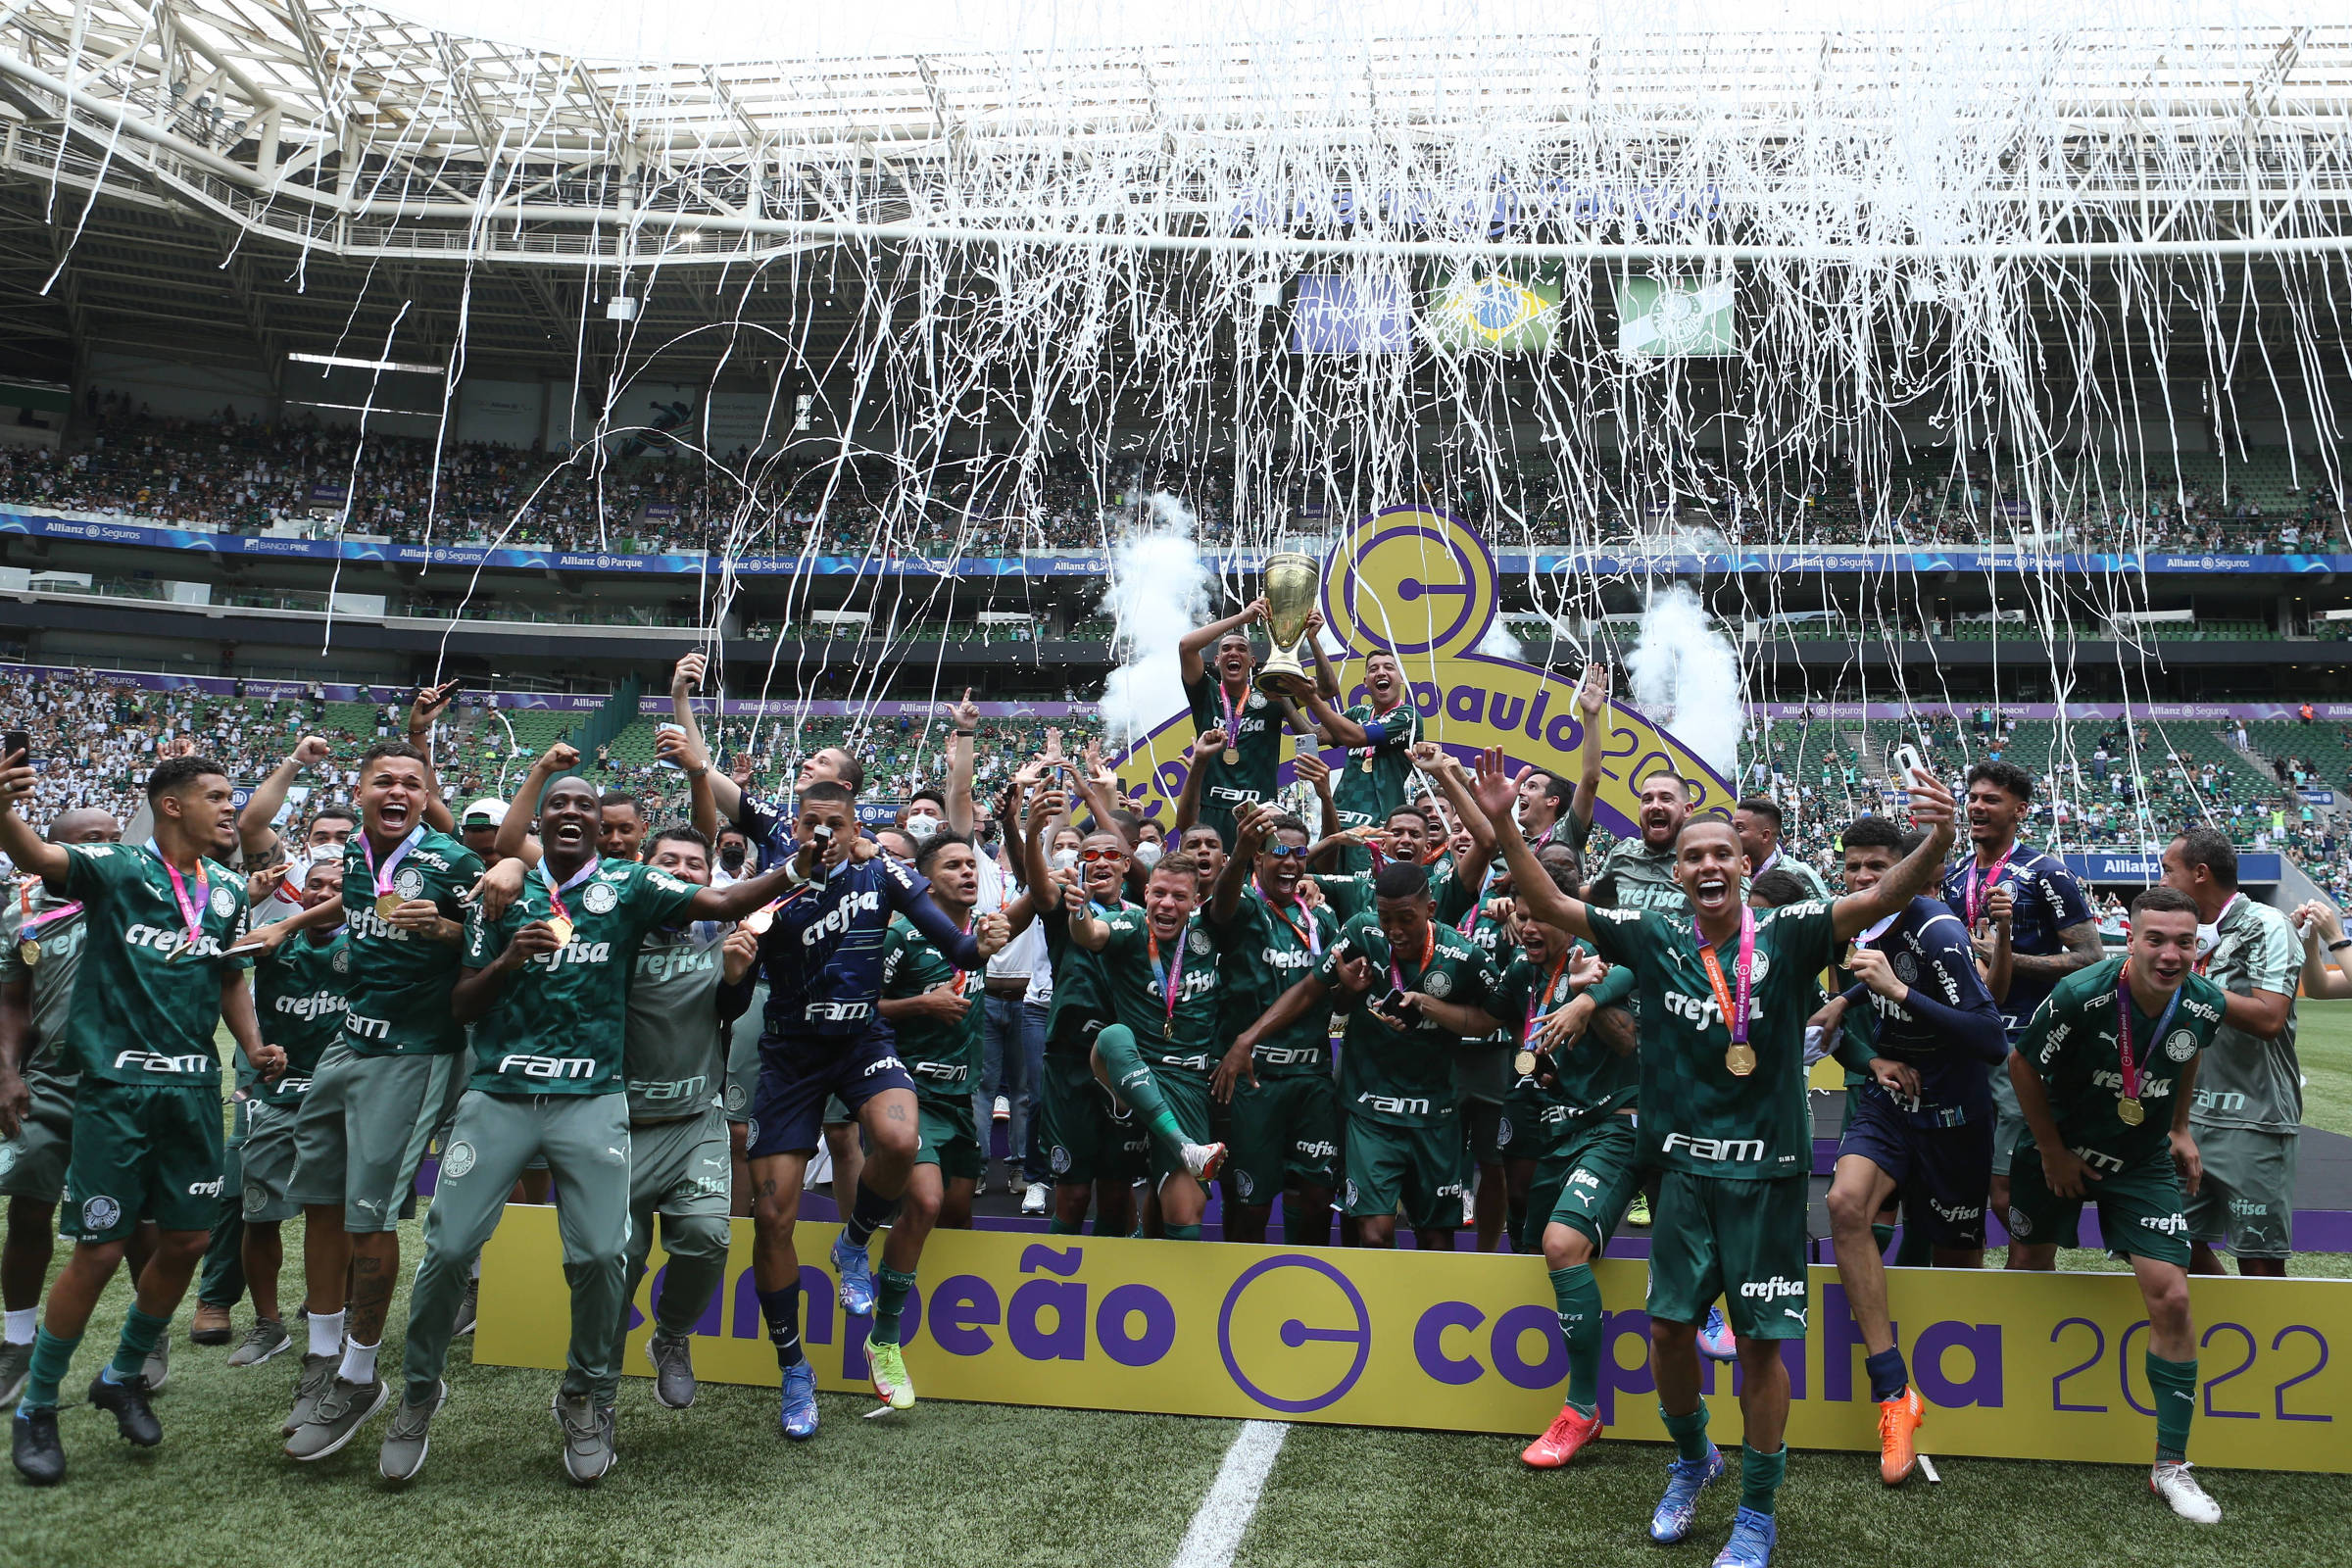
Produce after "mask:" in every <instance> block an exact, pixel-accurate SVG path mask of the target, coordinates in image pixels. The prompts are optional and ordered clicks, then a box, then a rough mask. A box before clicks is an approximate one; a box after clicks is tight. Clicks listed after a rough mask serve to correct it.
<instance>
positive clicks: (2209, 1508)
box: [2148, 1459, 2222, 1525]
mask: <svg viewBox="0 0 2352 1568" xmlns="http://www.w3.org/2000/svg"><path fill="white" fill-rule="evenodd" d="M2188 1468H2189V1467H2188V1461H2187V1460H2186V1459H2159V1460H2157V1461H2156V1468H2155V1469H2153V1470H2151V1471H2149V1472H2148V1490H2149V1491H2150V1492H2153V1493H2154V1494H2156V1495H2158V1496H2159V1497H2162V1498H2163V1499H2164V1500H2165V1501H2166V1502H2167V1503H2168V1504H2170V1505H2171V1507H2172V1510H2173V1512H2175V1513H2177V1514H2179V1515H2180V1517H2181V1518H2183V1519H2185V1520H2187V1521H2188V1522H2189V1523H2190V1524H2197V1525H2218V1524H2220V1523H2221V1522H2222V1505H2221V1504H2220V1503H2218V1502H2216V1501H2214V1500H2213V1498H2212V1497H2210V1496H2208V1495H2206V1492H2205V1489H2204V1488H2203V1487H2200V1486H2198V1485H2197V1478H2196V1477H2195V1476H2192V1475H2190V1474H2189V1473H2188Z"/></svg>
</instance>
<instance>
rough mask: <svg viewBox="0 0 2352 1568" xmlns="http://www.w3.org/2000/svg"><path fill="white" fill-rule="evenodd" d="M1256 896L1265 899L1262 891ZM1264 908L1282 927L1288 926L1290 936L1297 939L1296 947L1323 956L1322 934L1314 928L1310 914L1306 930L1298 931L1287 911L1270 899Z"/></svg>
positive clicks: (1312, 916)
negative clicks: (1271, 912)
mask: <svg viewBox="0 0 2352 1568" xmlns="http://www.w3.org/2000/svg"><path fill="white" fill-rule="evenodd" d="M1258 896H1259V897H1260V898H1265V894H1264V892H1263V890H1260V892H1259V894H1258ZM1266 907H1267V908H1269V909H1272V910H1273V911H1274V918H1276V919H1277V920H1280V921H1281V922H1282V923H1283V924H1284V925H1287V926H1290V928H1291V935H1293V936H1295V937H1297V938H1298V939H1299V946H1300V947H1302V948H1304V949H1306V951H1307V952H1309V953H1311V954H1313V955H1314V956H1316V957H1318V958H1320V957H1321V956H1323V933H1322V932H1321V931H1320V930H1318V929H1317V928H1316V926H1315V917H1314V915H1313V914H1311V913H1310V914H1308V915H1307V917H1306V928H1305V929H1304V930H1300V929H1299V927H1298V926H1297V925H1295V924H1293V923H1292V921H1291V917H1290V914H1289V913H1288V911H1286V910H1285V909H1284V908H1283V907H1282V906H1281V905H1279V904H1276V903H1275V902H1274V901H1273V900H1272V899H1266Z"/></svg>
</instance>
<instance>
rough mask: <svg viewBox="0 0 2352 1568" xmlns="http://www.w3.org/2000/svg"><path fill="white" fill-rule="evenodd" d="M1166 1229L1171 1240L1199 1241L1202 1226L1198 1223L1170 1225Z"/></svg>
mask: <svg viewBox="0 0 2352 1568" xmlns="http://www.w3.org/2000/svg"><path fill="white" fill-rule="evenodd" d="M1166 1230H1167V1233H1168V1240H1169V1241H1171V1242H1197V1241H1199V1240H1200V1239H1201V1227H1200V1226H1198V1225H1170V1226H1167V1227H1166Z"/></svg>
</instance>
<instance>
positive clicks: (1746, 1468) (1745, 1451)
mask: <svg viewBox="0 0 2352 1568" xmlns="http://www.w3.org/2000/svg"><path fill="white" fill-rule="evenodd" d="M1788 1473H1789V1445H1787V1444H1786V1443H1784V1444H1782V1445H1781V1446H1779V1447H1778V1448H1776V1449H1774V1450H1773V1451H1772V1452H1770V1453H1758V1452H1757V1451H1756V1450H1755V1449H1753V1448H1751V1447H1749V1446H1747V1445H1746V1444H1744V1443H1742V1444H1741V1445H1740V1507H1742V1508H1753V1509H1754V1510H1755V1511H1756V1512H1758V1513H1770V1512H1772V1510H1773V1507H1774V1505H1775V1504H1776V1503H1777V1502H1778V1501H1779V1499H1780V1495H1781V1480H1782V1478H1783V1477H1784V1476H1786V1475H1788Z"/></svg>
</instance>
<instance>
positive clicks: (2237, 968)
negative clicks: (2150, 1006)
mask: <svg viewBox="0 0 2352 1568" xmlns="http://www.w3.org/2000/svg"><path fill="white" fill-rule="evenodd" d="M2201 968H2202V970H2203V972H2204V975H2205V978H2206V979H2208V980H2211V981H2212V982H2213V983H2214V984H2215V985H2217V986H2219V987H2221V988H2222V989H2223V990H2224V991H2229V992H2234V993H2236V994H2237V995H2239V996H2251V995H2252V994H2253V993H2255V992H2257V991H2276V992H2278V993H2279V994H2280V995H2282V996H2289V997H2291V996H2293V995H2294V994H2295V992H2296V988H2297V986H2298V985H2299V983H2300V982H2301V980H2302V975H2303V944H2302V942H2301V941H2299V940H2298V939H2297V938H2296V936H2295V928H2294V927H2293V926H2292V925H2290V924H2289V923H2288V922H2287V918H2286V916H2285V915H2283V914H2280V913H2279V912H2278V910H2277V909H2274V908H2272V907H2270V906H2269V905H2266V904H2256V903H2255V902H2254V901H2253V900H2252V899H2249V898H2247V897H2245V896H2244V895H2243V894H2240V895H2238V896H2237V897H2236V898H2235V899H2234V900H2232V901H2231V903H2230V904H2229V907H2227V908H2225V909H2224V910H2223V911H2222V917H2221V919H2220V920H2219V921H2218V922H2216V925H2215V933H2214V948H2213V951H2212V952H2211V953H2210V954H2208V955H2207V956H2206V957H2205V960H2204V962H2203V964H2202V965H2201ZM2189 1120H2190V1121H2191V1122H2193V1123H2194V1124H2195V1125H2196V1126H2198V1127H2200V1128H2203V1127H2251V1128H2255V1129H2257V1130H2259V1131H2262V1132H2267V1133H2284V1134H2289V1135H2292V1134H2294V1133H2296V1132H2298V1131H2299V1130H2300V1129H2301V1128H2302V1125H2303V1069H2302V1064H2301V1063H2300V1062H2299V1061H2298V1060H2297V1059H2296V1056H2295V1012H2294V1009H2293V1008H2292V1007H2289V1008H2288V1009H2287V1012H2286V1022H2285V1023H2284V1024H2283V1025H2281V1026H2280V1028H2279V1030H2278V1033H2277V1034H2275V1035H2272V1036H2270V1037H2269V1038H2267V1039H2266V1038H2264V1037H2263V1036H2261V1035H2252V1034H2248V1033H2246V1031H2244V1030H2243V1029H2232V1028H2230V1027H2229V1025H2228V1024H2224V1025H2222V1027H2221V1028H2219V1029H2217V1030H2215V1031H2214V1035H2213V1049H2212V1050H2211V1051H2209V1052H2207V1053H2206V1055H2205V1061H2204V1064H2203V1065H2202V1066H2200V1067H2198V1068H2197V1103H2196V1106H2195V1108H2194V1109H2192V1110H2191V1111H2190V1112H2189Z"/></svg>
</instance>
